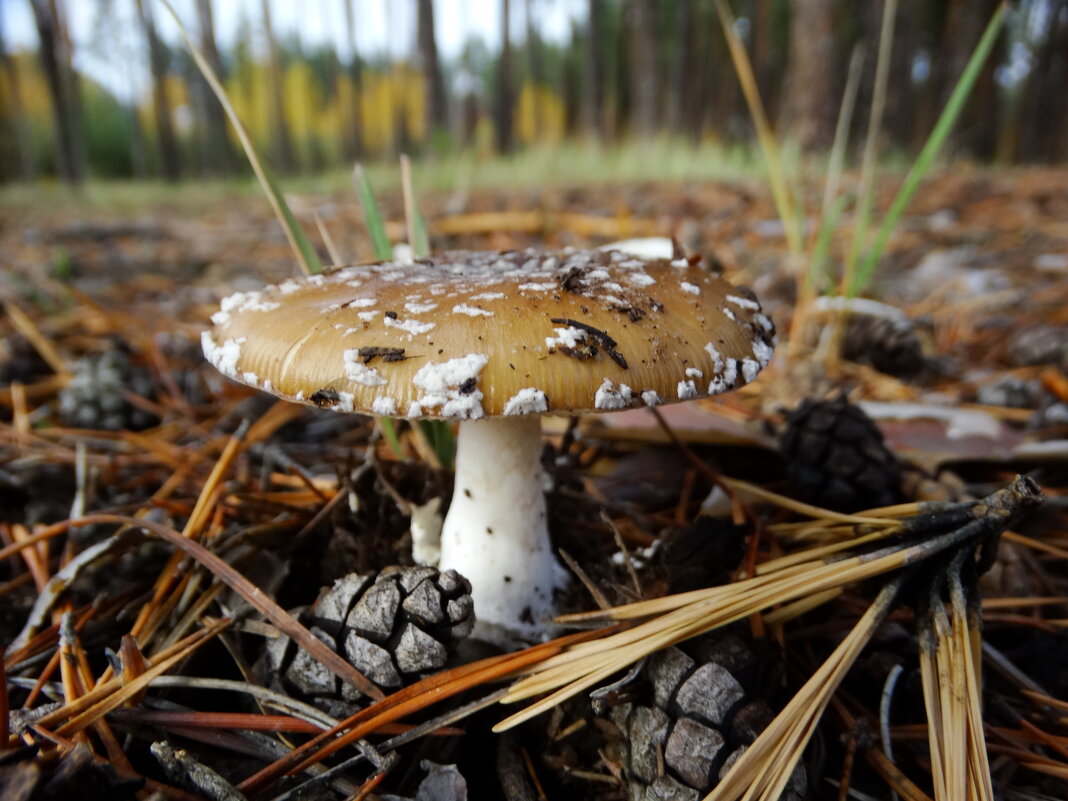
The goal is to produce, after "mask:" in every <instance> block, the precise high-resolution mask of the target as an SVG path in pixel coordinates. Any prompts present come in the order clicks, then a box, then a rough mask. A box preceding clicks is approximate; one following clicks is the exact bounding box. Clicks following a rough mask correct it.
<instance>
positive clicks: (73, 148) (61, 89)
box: [31, 0, 84, 185]
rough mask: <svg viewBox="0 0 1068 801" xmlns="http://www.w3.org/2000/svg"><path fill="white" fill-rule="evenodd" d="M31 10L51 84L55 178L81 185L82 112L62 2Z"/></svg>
mask: <svg viewBox="0 0 1068 801" xmlns="http://www.w3.org/2000/svg"><path fill="white" fill-rule="evenodd" d="M31 6H32V8H33V17H34V22H35V23H36V25H37V35H38V37H39V38H40V42H41V50H40V56H41V67H42V69H43V70H44V73H45V79H46V80H47V82H48V93H49V95H50V96H51V97H50V99H51V101H52V116H53V119H54V121H55V135H54V136H53V147H54V151H55V159H56V174H57V175H58V176H59V178H60V180H62V181H64V182H65V183H68V184H72V185H73V184H79V183H81V181H82V178H83V177H84V169H83V161H82V158H81V143H80V141H79V140H80V133H81V130H80V129H81V125H80V113H79V111H80V110H79V108H78V104H77V102H76V98H75V91H74V75H73V74H72V70H71V60H70V57H69V39H67V37H66V36H65V33H64V32H65V26H64V25H63V21H62V19H61V14H62V11H61V7H60V5H59V0H31Z"/></svg>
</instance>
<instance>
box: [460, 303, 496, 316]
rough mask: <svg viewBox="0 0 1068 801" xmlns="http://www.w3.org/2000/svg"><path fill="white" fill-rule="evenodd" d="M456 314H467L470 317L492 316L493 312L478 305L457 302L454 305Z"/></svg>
mask: <svg viewBox="0 0 1068 801" xmlns="http://www.w3.org/2000/svg"><path fill="white" fill-rule="evenodd" d="M452 310H453V313H454V314H466V315H467V316H468V317H492V316H493V312H491V311H486V310H485V309H480V308H478V307H477V306H468V305H467V304H466V303H457V304H456V305H455V306H453V307H452Z"/></svg>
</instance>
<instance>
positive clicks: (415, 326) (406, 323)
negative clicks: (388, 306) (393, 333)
mask: <svg viewBox="0 0 1068 801" xmlns="http://www.w3.org/2000/svg"><path fill="white" fill-rule="evenodd" d="M382 322H384V323H385V324H386V327H387V328H399V329H400V330H402V331H406V332H407V333H408V336H409V338H411V337H414V336H415V335H416V334H425V333H426V332H427V331H430V330H431V329H433V328H434V327H435V326H436V325H437V323H424V322H422V321H421V320H399V319H397V320H395V319H394V318H392V317H389V316H386V317H383V318H382Z"/></svg>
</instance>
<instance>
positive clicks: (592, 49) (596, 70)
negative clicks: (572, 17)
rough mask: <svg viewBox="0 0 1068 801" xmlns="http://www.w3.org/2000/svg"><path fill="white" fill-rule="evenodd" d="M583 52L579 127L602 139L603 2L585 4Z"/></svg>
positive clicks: (595, 0) (590, 1)
mask: <svg viewBox="0 0 1068 801" xmlns="http://www.w3.org/2000/svg"><path fill="white" fill-rule="evenodd" d="M587 3H588V13H587V16H586V52H585V54H584V60H583V74H582V112H583V113H582V127H583V128H584V129H585V131H586V134H587V135H588V136H592V137H594V138H599V139H603V138H604V127H603V125H604V0H587Z"/></svg>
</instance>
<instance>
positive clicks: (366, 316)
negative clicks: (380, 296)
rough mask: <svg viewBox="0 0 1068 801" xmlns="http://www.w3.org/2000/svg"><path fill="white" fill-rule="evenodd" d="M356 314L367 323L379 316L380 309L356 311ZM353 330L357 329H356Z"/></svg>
mask: <svg viewBox="0 0 1068 801" xmlns="http://www.w3.org/2000/svg"><path fill="white" fill-rule="evenodd" d="M356 316H357V317H359V318H360V319H361V320H363V321H364V322H365V323H369V322H371V320H373V319H375V318H376V317H377V316H378V310H377V309H376V310H375V311H365V312H356ZM352 330H353V331H355V330H356V329H352Z"/></svg>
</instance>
